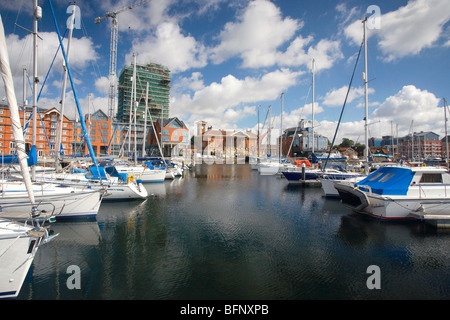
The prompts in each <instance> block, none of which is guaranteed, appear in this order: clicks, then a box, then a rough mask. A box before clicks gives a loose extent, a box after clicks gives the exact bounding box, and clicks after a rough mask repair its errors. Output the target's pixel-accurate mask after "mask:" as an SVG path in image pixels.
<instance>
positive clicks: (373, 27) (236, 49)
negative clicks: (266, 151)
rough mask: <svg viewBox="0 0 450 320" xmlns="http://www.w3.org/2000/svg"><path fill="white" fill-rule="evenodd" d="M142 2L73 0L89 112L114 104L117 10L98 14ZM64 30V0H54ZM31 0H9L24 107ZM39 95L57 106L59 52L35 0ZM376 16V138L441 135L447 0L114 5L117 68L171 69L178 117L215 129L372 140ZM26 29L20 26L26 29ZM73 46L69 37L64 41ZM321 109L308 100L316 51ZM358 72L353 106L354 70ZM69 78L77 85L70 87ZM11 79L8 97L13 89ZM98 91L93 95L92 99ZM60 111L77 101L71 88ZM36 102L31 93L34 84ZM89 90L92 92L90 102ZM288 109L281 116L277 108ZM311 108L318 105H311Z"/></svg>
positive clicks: (448, 59) (187, 0)
mask: <svg viewBox="0 0 450 320" xmlns="http://www.w3.org/2000/svg"><path fill="white" fill-rule="evenodd" d="M135 2H136V1H135V0H120V1H115V0H114V1H113V0H78V1H77V2H76V5H77V6H78V7H79V8H80V10H79V12H80V15H79V17H77V18H79V20H78V21H79V22H80V23H79V26H80V28H79V29H74V31H73V39H72V44H71V51H70V55H69V60H70V61H69V65H70V68H71V72H72V74H73V77H74V82H75V88H76V91H77V94H78V97H79V101H80V105H81V108H82V110H83V112H84V113H87V112H88V110H89V111H91V112H94V111H96V110H98V109H101V110H103V111H104V112H105V113H107V110H108V90H109V80H108V75H109V60H110V59H109V58H110V34H111V32H110V30H111V19H110V18H108V19H105V20H103V21H102V22H100V23H98V24H95V22H94V20H95V18H96V17H102V16H104V15H105V14H106V12H108V11H113V10H115V9H118V8H123V7H127V6H129V5H131V4H134V3H135ZM51 3H52V5H53V7H54V9H55V13H56V19H57V24H58V27H59V29H60V32H61V34H64V33H65V32H66V25H67V24H66V21H67V19H68V18H69V14H70V13H71V11H69V13H67V8H68V5H69V2H68V1H65V0H64V1H62V0H52V2H51ZM32 4H33V1H32V0H18V1H6V0H1V1H0V14H1V17H2V20H3V24H4V27H5V33H6V38H7V45H8V52H9V54H10V63H11V68H12V71H13V76H14V80H15V89H16V95H17V98H18V100H19V105H23V94H22V92H23V69H24V68H26V69H27V70H28V72H29V73H30V79H31V77H32V52H33V51H32V45H33V41H32V35H31V34H30V32H28V31H26V30H25V29H28V30H32V28H33V27H32ZM38 4H39V5H40V6H41V7H42V13H43V17H42V19H41V20H40V21H39V28H38V30H39V36H40V38H41V39H39V40H38V76H39V79H40V82H39V86H38V90H40V89H41V85H42V84H43V83H44V79H45V78H46V75H47V73H48V79H47V80H46V82H45V85H44V86H43V89H42V95H41V97H40V99H39V102H38V106H39V107H42V108H51V107H57V108H59V101H60V100H61V90H62V82H63V68H62V55H61V52H60V51H59V52H58V55H57V56H56V58H55V61H54V64H53V66H52V67H51V68H50V66H51V63H52V60H53V59H54V57H55V54H56V52H57V49H58V46H59V42H58V37H57V33H56V27H55V25H54V22H53V16H52V12H51V9H50V2H49V0H45V1H43V0H39V1H38ZM365 17H367V19H368V20H367V27H368V28H367V56H368V59H367V66H368V79H369V83H368V87H369V91H368V102H369V106H368V115H369V116H368V123H369V125H368V129H369V136H371V137H378V138H381V137H382V136H386V135H391V134H393V135H394V136H397V135H398V136H400V137H401V136H405V135H407V134H409V133H410V132H412V131H413V130H414V131H415V132H419V131H433V132H435V133H437V134H439V135H440V136H441V137H444V134H445V120H444V119H445V113H444V98H445V99H447V100H449V99H450V95H449V93H450V92H449V81H448V72H449V70H450V23H449V20H450V1H448V0H409V1H406V0H395V1H387V0H386V1H374V0H370V1H365V0H348V1H336V0H318V1H306V0H272V1H269V0H152V1H148V2H147V3H144V4H140V5H137V6H134V7H132V8H131V9H127V10H125V11H122V12H121V13H119V14H118V15H117V18H118V27H119V38H118V52H117V57H118V58H117V73H118V74H119V73H120V70H122V68H123V67H124V66H125V65H130V64H131V62H132V56H133V53H134V54H136V57H137V63H140V64H146V63H151V62H153V63H159V64H162V65H164V66H167V67H168V68H169V69H170V70H171V92H170V116H171V117H175V116H176V117H178V118H180V119H181V120H183V121H184V122H185V123H186V125H187V126H188V127H189V128H190V129H191V132H194V129H195V123H196V122H197V121H207V122H208V125H210V126H212V127H213V128H215V129H236V130H248V129H252V130H253V132H256V130H257V128H258V118H259V122H260V127H263V125H264V128H265V130H266V129H267V128H268V123H267V121H266V122H265V123H264V121H265V119H266V118H267V114H268V110H269V106H270V110H271V111H270V114H271V120H272V121H271V123H272V137H275V136H276V135H277V134H278V133H279V132H280V128H282V129H286V128H288V127H293V126H295V125H296V124H297V123H298V122H299V121H300V120H301V119H305V120H307V121H312V119H313V117H314V130H315V132H317V133H319V134H321V135H323V136H325V137H328V138H329V140H330V141H331V140H332V139H333V136H334V134H335V132H336V128H337V124H338V120H339V116H340V114H341V112H343V113H342V120H341V123H340V126H339V130H338V135H337V138H336V143H340V142H341V141H342V138H344V137H345V138H349V139H351V140H353V141H355V142H359V143H364V130H365V129H364V124H365V121H364V117H365V103H364V83H363V81H362V79H361V74H362V72H363V71H364V59H363V56H364V55H363V52H361V56H360V59H359V60H358V63H356V62H357V56H358V52H359V50H360V46H361V43H362V39H363V24H362V20H363V19H364V18H365ZM24 28H25V29H24ZM64 44H65V49H66V50H67V43H66V42H64ZM313 60H314V61H315V68H314V108H312V101H313V99H312V98H313V97H312V91H313V90H312V77H313V73H312V72H311V70H312V61H313ZM355 65H356V69H355V70H356V71H355V75H354V78H353V82H352V85H351V89H350V92H349V95H348V98H347V102H346V104H345V108H344V109H343V106H344V101H345V96H346V93H347V90H348V88H349V85H350V80H351V77H352V73H353V69H354V68H355ZM69 89H70V86H69ZM4 96H5V95H4V88H3V85H2V86H1V88H0V97H1V98H2V99H4V98H3V97H4ZM89 96H90V98H88V97H89ZM66 99H67V102H66V106H65V111H64V113H65V115H66V116H68V117H70V118H74V116H75V110H76V107H75V102H74V99H73V94H72V92H71V91H69V90H68V91H67V95H66ZM27 100H28V103H30V102H31V101H32V93H31V90H30V87H28V89H27ZM88 101H90V104H89V109H88ZM282 110H283V114H282V117H281V111H282ZM313 110H314V116H313Z"/></svg>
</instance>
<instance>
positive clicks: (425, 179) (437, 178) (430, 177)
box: [419, 173, 442, 183]
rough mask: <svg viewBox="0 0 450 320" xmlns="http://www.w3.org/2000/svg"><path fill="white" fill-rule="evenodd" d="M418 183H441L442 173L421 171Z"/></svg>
mask: <svg viewBox="0 0 450 320" xmlns="http://www.w3.org/2000/svg"><path fill="white" fill-rule="evenodd" d="M419 183H442V174H440V173H422V177H421V178H420V182H419Z"/></svg>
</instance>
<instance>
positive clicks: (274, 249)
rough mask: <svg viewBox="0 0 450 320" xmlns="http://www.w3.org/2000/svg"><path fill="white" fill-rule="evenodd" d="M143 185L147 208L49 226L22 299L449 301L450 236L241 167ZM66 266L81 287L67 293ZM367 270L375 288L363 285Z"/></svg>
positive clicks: (107, 207) (208, 168) (116, 206)
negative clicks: (375, 275) (376, 271)
mask: <svg viewBox="0 0 450 320" xmlns="http://www.w3.org/2000/svg"><path fill="white" fill-rule="evenodd" d="M146 187H147V189H148V190H149V193H151V196H150V197H149V198H148V199H147V200H145V201H132V202H118V203H117V202H116V203H102V205H101V208H100V211H99V213H98V216H97V219H96V220H94V221H83V220H81V221H73V222H57V223H55V224H53V225H52V230H54V231H55V232H56V233H58V232H59V233H60V235H59V236H58V237H57V238H56V239H55V240H54V241H53V242H51V243H49V244H47V245H45V246H43V247H41V248H40V249H39V251H38V253H37V255H36V258H35V260H34V263H33V266H32V269H31V272H30V274H29V276H28V277H27V279H26V281H25V283H24V285H23V287H22V290H21V292H20V295H19V299H51V300H53V299H64V300H66V299H67V300H69V299H70V300H71V299H74V300H75V299H101V300H110V299H121V300H122V299H123V300H128V299H152V300H180V299H181V300H185V299H186V300H205V299H220V300H228V299H231V300H240V299H245V300H285V299H288V300H301V299H321V300H322V299H370V300H371V299H449V298H450V268H449V266H450V255H449V253H450V252H449V248H450V232H449V231H446V230H436V229H433V228H431V227H428V226H426V225H424V224H421V223H416V222H412V223H392V222H389V223H387V222H382V221H378V220H374V219H372V218H368V217H364V216H362V215H359V214H354V213H352V212H351V211H350V210H349V209H348V208H347V207H345V206H343V205H342V204H341V203H340V202H339V200H330V199H325V198H324V197H322V190H321V188H317V187H316V188H313V187H311V188H305V187H302V186H292V185H289V184H288V183H287V181H286V180H285V179H282V178H280V177H278V176H260V175H259V174H258V172H257V171H252V170H251V168H250V166H248V165H201V166H196V167H195V169H192V170H191V171H189V172H188V173H187V174H186V176H185V177H184V178H179V179H175V180H173V181H166V182H164V183H161V184H149V185H147V186H146ZM72 265H75V266H78V267H79V268H80V272H81V276H80V278H79V279H80V286H81V287H80V289H77V288H75V289H72V290H71V289H69V288H68V284H67V283H68V280H69V282H71V279H73V278H70V277H71V276H72V273H71V272H69V273H68V267H69V266H72ZM371 265H376V266H378V267H379V268H380V276H381V277H380V285H381V288H380V289H372V290H370V289H368V287H367V280H368V278H369V277H370V276H371V274H369V273H367V268H368V267H369V266H371ZM71 283H74V282H73V281H72V282H71Z"/></svg>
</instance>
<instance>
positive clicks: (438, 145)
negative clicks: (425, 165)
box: [398, 131, 445, 160]
mask: <svg viewBox="0 0 450 320" xmlns="http://www.w3.org/2000/svg"><path fill="white" fill-rule="evenodd" d="M398 150H399V156H400V157H403V158H406V159H418V160H423V159H433V158H441V157H442V153H443V152H444V153H445V144H444V147H443V144H442V141H441V140H440V139H439V135H438V134H436V133H434V132H431V131H428V132H423V131H421V132H414V135H411V134H409V135H407V136H404V137H401V138H398Z"/></svg>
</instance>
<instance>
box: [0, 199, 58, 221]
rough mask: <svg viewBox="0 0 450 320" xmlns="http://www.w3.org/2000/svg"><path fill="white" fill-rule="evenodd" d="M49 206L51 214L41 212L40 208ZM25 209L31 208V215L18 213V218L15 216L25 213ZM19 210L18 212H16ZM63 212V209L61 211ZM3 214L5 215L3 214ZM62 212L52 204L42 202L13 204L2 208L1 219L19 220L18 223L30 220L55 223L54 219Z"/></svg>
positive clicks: (44, 211)
mask: <svg viewBox="0 0 450 320" xmlns="http://www.w3.org/2000/svg"><path fill="white" fill-rule="evenodd" d="M44 205H48V206H50V207H51V208H52V209H51V212H49V211H47V210H42V211H41V210H40V209H39V207H41V208H42V206H44ZM23 207H30V213H29V215H28V214H24V213H17V215H16V216H14V213H15V212H23V211H24V210H23V209H20V208H23ZM15 210H17V211H15ZM61 211H62V209H61ZM1 212H3V214H2V213H1ZM60 213H61V212H56V207H55V205H54V204H53V203H52V202H47V201H40V202H37V203H35V204H31V203H11V204H6V205H4V204H3V205H1V206H0V217H2V215H3V216H5V217H7V218H8V219H11V220H18V221H29V220H42V221H49V222H53V221H54V218H55V217H56V216H57V215H59V214H60Z"/></svg>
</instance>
